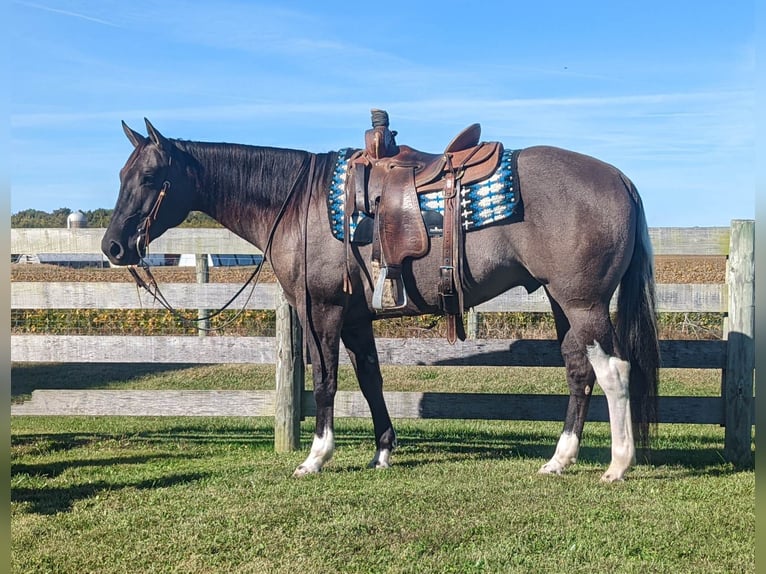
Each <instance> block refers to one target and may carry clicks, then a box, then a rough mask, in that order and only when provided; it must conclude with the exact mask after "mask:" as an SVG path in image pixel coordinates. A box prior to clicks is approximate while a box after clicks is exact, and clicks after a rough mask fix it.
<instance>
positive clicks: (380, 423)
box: [341, 322, 396, 468]
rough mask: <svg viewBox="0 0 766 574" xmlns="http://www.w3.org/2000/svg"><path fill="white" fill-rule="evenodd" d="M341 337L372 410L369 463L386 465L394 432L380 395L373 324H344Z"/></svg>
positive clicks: (379, 375)
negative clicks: (372, 453)
mask: <svg viewBox="0 0 766 574" xmlns="http://www.w3.org/2000/svg"><path fill="white" fill-rule="evenodd" d="M341 338H342V339H343V344H344V345H345V346H346V350H347V351H348V355H349V357H350V359H351V363H352V364H353V365H354V370H355V372H356V378H357V379H358V381H359V387H360V388H361V390H362V394H363V395H364V398H365V399H366V400H367V404H368V405H369V407H370V412H371V413H372V421H373V425H374V427H375V444H376V447H377V448H376V451H375V456H374V458H373V459H372V461H371V462H370V464H369V466H370V467H371V468H388V467H389V466H391V452H393V450H394V448H395V447H396V433H394V428H393V425H392V424H391V417H389V415H388V408H387V407H386V402H385V399H384V398H383V376H382V375H381V373H380V364H379V363H378V350H377V348H376V347H375V339H374V338H373V332H372V323H371V322H367V323H358V324H355V325H353V326H347V327H344V328H343V331H342V332H341Z"/></svg>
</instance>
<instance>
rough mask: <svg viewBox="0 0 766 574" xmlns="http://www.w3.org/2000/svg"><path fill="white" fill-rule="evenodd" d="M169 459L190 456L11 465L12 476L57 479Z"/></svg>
mask: <svg viewBox="0 0 766 574" xmlns="http://www.w3.org/2000/svg"><path fill="white" fill-rule="evenodd" d="M167 459H183V460H187V459H189V456H188V455H168V454H151V455H142V456H123V457H111V458H99V459H80V460H62V461H56V462H44V463H39V464H11V476H17V475H23V474H26V475H28V476H34V477H41V478H55V477H57V476H59V475H61V474H62V473H63V472H64V471H66V470H69V469H72V468H85V467H94V468H97V467H106V466H114V465H123V464H146V463H151V462H154V461H159V460H167Z"/></svg>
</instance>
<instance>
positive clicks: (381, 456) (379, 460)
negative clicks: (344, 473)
mask: <svg viewBox="0 0 766 574" xmlns="http://www.w3.org/2000/svg"><path fill="white" fill-rule="evenodd" d="M394 449H396V437H394V444H393V447H392V448H379V449H378V450H376V451H375V456H374V457H373V458H372V460H371V461H370V464H368V465H367V467H368V468H391V453H392V452H393V451H394Z"/></svg>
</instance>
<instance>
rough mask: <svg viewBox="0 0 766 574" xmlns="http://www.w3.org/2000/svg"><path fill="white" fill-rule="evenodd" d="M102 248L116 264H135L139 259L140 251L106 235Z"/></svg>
mask: <svg viewBox="0 0 766 574" xmlns="http://www.w3.org/2000/svg"><path fill="white" fill-rule="evenodd" d="M101 250H102V251H103V252H104V255H106V256H107V258H108V259H109V261H111V262H112V263H113V264H114V265H135V264H136V263H138V261H139V257H138V252H137V251H136V250H135V249H131V248H130V245H128V246H125V245H124V244H123V242H122V241H119V240H117V239H108V238H106V237H104V239H103V241H102V242H101Z"/></svg>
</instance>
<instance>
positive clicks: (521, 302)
mask: <svg viewBox="0 0 766 574" xmlns="http://www.w3.org/2000/svg"><path fill="white" fill-rule="evenodd" d="M753 228H754V225H753V222H752V221H739V220H737V221H733V222H732V225H731V228H719V227H700V228H653V229H650V237H651V239H652V244H653V247H654V250H655V254H657V255H728V264H727V281H726V283H725V284H719V285H710V284H704V285H702V284H695V285H686V284H685V285H673V284H671V285H668V284H661V285H658V286H657V302H658V310H659V311H661V312H668V311H674V312H713V313H721V314H723V315H725V316H727V317H728V319H727V321H726V324H727V329H726V333H725V335H726V339H725V340H721V341H662V342H661V365H662V367H663V368H670V367H673V368H706V369H721V371H722V393H721V396H720V397H661V398H660V419H661V422H681V423H694V422H697V423H710V424H722V425H725V426H726V456H727V457H728V458H729V459H730V460H732V461H734V462H736V463H743V464H746V463H748V462H749V460H750V459H751V446H750V444H751V429H752V424H753V421H754V416H753V410H754V401H753V399H752V397H753V369H754V366H753V364H754V358H753V357H754V346H753V312H754V305H755V302H754V295H753V288H752V286H753V268H754V255H753V250H754V246H753V236H754V231H753ZM103 231H104V230H102V229H13V230H11V251H12V252H13V253H43V252H60V253H96V252H98V251H99V250H100V241H101V237H102V235H103ZM152 247H153V250H154V251H155V252H157V253H162V252H168V253H195V254H197V255H200V254H207V253H246V254H250V253H258V250H257V249H256V248H255V247H253V246H252V245H250V244H248V243H246V242H245V241H244V240H242V239H240V238H238V237H236V236H235V235H233V234H232V233H231V232H229V231H227V230H224V229H194V230H189V229H182V230H179V229H174V230H170V231H168V232H167V233H166V234H165V235H163V236H162V237H161V238H159V239H158V240H156V241H155V242H153V243H152ZM237 287H238V286H236V285H232V284H189V283H184V284H172V283H171V284H165V285H163V292H164V293H165V294H166V296H167V297H168V299H169V300H171V301H173V303H174V305H176V306H177V307H178V308H186V309H207V308H217V307H219V306H220V305H221V302H223V301H226V300H228V298H229V297H230V296H231V295H232V294H233V293H234V292H235V291H236V289H237ZM136 293H137V291H136V288H135V287H134V286H132V285H130V284H128V283H72V282H60V283H43V282H14V283H12V284H11V307H12V308H13V309H136V308H155V307H156V305H155V304H154V303H153V302H152V301H151V299H150V298H148V297H146V296H144V297H143V298H139V297H138V296H137V294H136ZM613 303H614V301H613ZM236 304H237V302H235V305H236ZM241 305H242V303H241V302H240V306H241ZM246 308H249V309H276V310H277V317H278V321H277V337H276V338H271V337H239V336H214V337H190V336H141V337H135V336H77V335H13V336H12V337H11V359H12V360H13V361H17V362H147V361H150V362H156V363H268V364H275V363H276V364H277V371H278V373H277V385H276V387H277V388H276V390H275V391H178V392H167V391H147V392H139V391H130V392H127V391H126V392H118V391H96V390H86V391H34V392H33V396H32V399H31V400H30V401H27V402H26V403H22V404H17V405H13V406H12V414H14V415H19V414H176V413H183V414H189V415H194V414H207V415H216V414H217V415H227V414H237V415H242V414H245V415H250V416H256V415H264V416H275V444H276V445H277V447H278V449H281V450H285V449H291V448H296V447H297V446H298V445H297V433H296V430H295V429H296V427H297V424H298V422H299V421H300V419H301V418H302V417H304V416H312V415H313V414H314V405H313V397H312V396H311V394H310V393H307V392H305V391H302V386H301V385H302V382H303V370H302V369H303V359H302V356H301V355H300V350H301V347H302V345H301V344H300V341H299V338H300V331H299V329H296V324H295V323H296V318H295V316H294V313H291V312H290V310H289V309H288V308H287V307H286V303H285V302H284V300H283V298H282V297H281V296H280V292H279V290H278V288H277V287H276V286H275V285H269V284H262V285H259V286H258V287H257V288H256V289H255V291H254V293H253V296H252V297H251V298H250V300H249V302H248V303H247V304H246ZM475 310H476V311H477V312H480V313H492V312H500V311H522V312H548V311H550V307H549V306H548V301H547V298H546V296H545V294H544V293H543V292H542V290H539V291H538V292H536V293H532V294H527V293H526V291H524V290H523V289H512V290H510V291H507V292H506V293H503V294H502V295H500V296H498V297H496V298H494V299H492V300H491V301H487V302H486V303H484V304H482V305H479V306H477V308H476V309H475ZM378 350H379V354H380V361H381V363H382V364H395V365H435V366H438V365H464V366H479V365H485V366H487V365H488V366H545V367H558V366H562V365H563V361H562V358H561V354H560V351H559V349H558V345H557V344H556V342H555V341H538V340H491V339H486V340H482V339H472V340H467V341H465V342H462V343H460V342H459V343H457V344H455V345H454V346H450V345H447V344H441V345H440V344H434V341H433V340H429V341H423V340H418V339H381V340H379V341H378ZM341 357H342V362H345V363H347V362H348V359H347V358H346V356H345V353H342V354H341ZM386 396H387V400H388V402H389V407H390V408H389V410H390V411H391V415H392V416H393V417H395V418H409V417H418V418H493V419H496V418H499V419H524V420H550V419H551V418H553V419H554V420H558V419H561V418H563V415H564V412H565V410H566V397H565V396H546V395H485V394H479V395H477V394H470V395H468V394H452V393H388V394H387V395H386ZM601 402H602V401H601V399H600V398H598V397H594V403H593V405H592V407H591V413H590V417H591V419H592V420H606V408H605V405H603V404H601ZM336 404H337V406H338V410H337V414H336V416H367V415H368V413H369V411H368V410H367V405H366V403H365V402H364V399H363V398H362V396H361V393H353V392H349V393H338V397H337V399H336ZM558 413H560V415H559V414H558Z"/></svg>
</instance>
